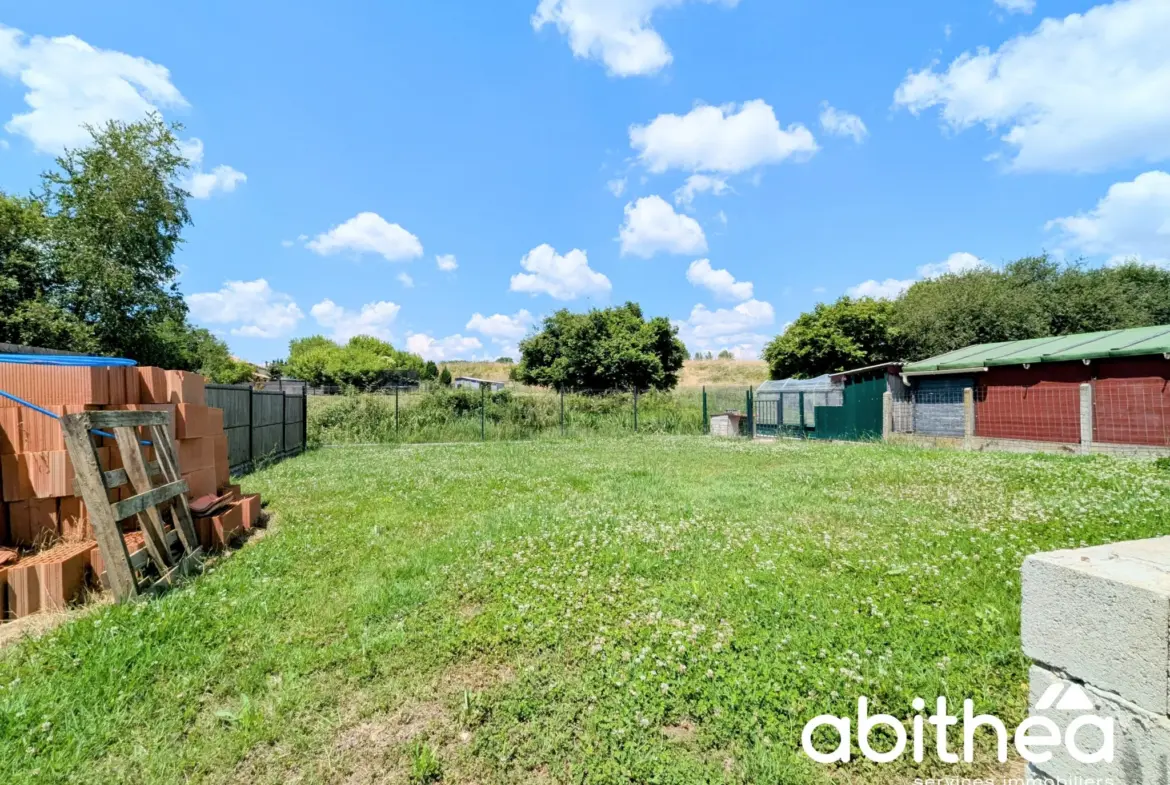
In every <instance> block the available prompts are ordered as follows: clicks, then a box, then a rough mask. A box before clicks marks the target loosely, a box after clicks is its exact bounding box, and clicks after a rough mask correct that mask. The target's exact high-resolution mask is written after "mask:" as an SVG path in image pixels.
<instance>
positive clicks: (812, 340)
mask: <svg viewBox="0 0 1170 785" xmlns="http://www.w3.org/2000/svg"><path fill="white" fill-rule="evenodd" d="M893 312H894V304H893V303H892V302H890V301H889V300H875V299H872V298H869V297H862V298H860V299H853V298H851V297H842V298H841V299H839V300H837V302H835V303H832V304H825V303H820V304H818V305H817V306H816V308H814V309H813V310H812V311H811V312H808V313H802V314H801V315H800V316H799V317H797V319H796V321H794V322H793V323H792V324H791V325H789V327H788V329H787V330H785V331H784V333H783V334H781V335H778V336H777V337H776V338H774V339H773V340H772V341H771V342H770V343H769V344H768V345H767V346H766V347H765V348H764V359H765V360H767V362H768V367H769V370H770V372H771V375H772V378H773V379H788V378H797V379H811V378H813V377H815V376H820V375H821V374H825V373H836V372H837V371H844V370H848V369H849V368H858V367H862V366H865V365H872V364H874V363H879V362H887V361H889V360H893V359H896V358H897V356H898V351H899V346H898V340H897V337H896V334H895V333H894V332H893V331H892V330H891V329H890V319H891V317H892V315H893Z"/></svg>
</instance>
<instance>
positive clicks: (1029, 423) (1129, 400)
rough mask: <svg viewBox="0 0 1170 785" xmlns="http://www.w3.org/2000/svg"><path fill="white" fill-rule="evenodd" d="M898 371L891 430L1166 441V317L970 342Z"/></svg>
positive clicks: (1169, 436)
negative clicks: (1142, 323)
mask: <svg viewBox="0 0 1170 785" xmlns="http://www.w3.org/2000/svg"><path fill="white" fill-rule="evenodd" d="M901 376H902V380H903V381H904V382H905V384H906V388H905V389H904V390H899V391H896V393H895V395H894V396H893V420H894V423H893V425H894V430H895V431H900V432H906V433H917V434H923V435H928V436H945V437H964V436H974V437H976V438H985V439H1008V440H1024V441H1038V442H1057V443H1063V444H1090V443H1104V444H1114V445H1144V446H1155V447H1165V446H1170V325H1162V326H1157V327H1138V328H1132V329H1126V330H1108V331H1103V332H1093V333H1080V334H1076V335H1064V336H1059V337H1049V338H1036V339H1032V340H1023V341H1003V342H998V343H985V344H978V345H975V346H969V347H966V348H964V349H958V350H956V351H953V352H948V353H946V354H942V355H939V356H937V357H931V358H929V359H926V360H920V361H918V362H914V363H909V364H907V365H906V366H905V367H904V368H903V369H902V374H901ZM967 390H970V392H969V393H968V392H967ZM892 392H895V391H892ZM968 398H969V399H970V403H969V404H968V403H967V399H968ZM967 411H970V412H971V416H970V418H969V417H968V415H967ZM968 419H973V422H970V423H969V422H967V420H968Z"/></svg>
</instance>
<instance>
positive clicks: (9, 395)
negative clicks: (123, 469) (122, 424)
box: [0, 390, 150, 447]
mask: <svg viewBox="0 0 1170 785" xmlns="http://www.w3.org/2000/svg"><path fill="white" fill-rule="evenodd" d="M0 396H3V397H5V398H7V399H8V400H10V401H16V402H17V403H18V404H20V405H21V406H27V407H28V408H30V409H32V410H33V411H34V412H40V413H41V414H43V415H45V416H46V417H52V418H53V419H54V420H60V419H61V418H60V417H58V416H57V415H56V414H54V413H53V412H51V411H49V410H48V409H42V408H41V407H39V406H37V405H36V404H35V403H30V402H28V401H26V400H24V399H23V398H17V397H16V396H15V395H13V394H12V393H6V392H4V391H3V390H0ZM90 433H96V434H97V435H98V436H104V437H106V438H107V439H114V438H117V437H115V436H114V434H112V433H106V432H105V431H100V430H98V429H97V428H91V429H90ZM139 442H140V443H141V444H144V445H146V446H147V447H149V446H150V442H148V441H147V440H146V439H139Z"/></svg>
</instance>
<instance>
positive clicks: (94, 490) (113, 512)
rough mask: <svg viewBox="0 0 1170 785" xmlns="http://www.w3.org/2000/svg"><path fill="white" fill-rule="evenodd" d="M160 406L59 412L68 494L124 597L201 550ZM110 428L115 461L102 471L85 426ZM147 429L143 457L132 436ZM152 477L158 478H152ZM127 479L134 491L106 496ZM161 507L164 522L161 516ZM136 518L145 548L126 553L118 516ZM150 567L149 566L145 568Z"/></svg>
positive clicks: (146, 588) (182, 569) (154, 584)
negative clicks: (147, 451) (84, 514)
mask: <svg viewBox="0 0 1170 785" xmlns="http://www.w3.org/2000/svg"><path fill="white" fill-rule="evenodd" d="M170 427H171V415H170V414H169V413H168V412H165V411H164V412H150V411H143V412H136V411H135V412H120V411H118V412H115V411H109V412H82V413H79V414H67V415H64V416H62V417H61V428H62V430H63V431H64V434H65V446H66V448H67V449H68V450H69V458H70V459H71V460H72V462H73V474H74V483H73V487H74V493H75V494H76V495H78V496H81V498H82V499H83V500H84V501H85V506H86V508H87V509H88V511H89V519H90V523H91V524H92V526H93V531H94V536H95V537H96V538H97V542H98V548H100V549H101V554H102V560H103V561H104V562H105V567H106V575H107V577H108V580H109V584H110V588H111V589H112V590H113V592H114V597H115V599H117V601H118V602H125V601H126V600H130V599H133V598H135V597H139V596H142V595H146V594H154V593H157V592H159V591H162V590H163V589H165V588H166V587H167V586H170V585H171V584H172V583H173V582H174V580H175V579H176V578H177V577H178V576H181V575H185V574H188V573H189V572H191V571H192V570H194V569H197V568H198V567H200V566H201V565H202V562H203V551H202V549H201V548H200V546H199V538H198V537H197V536H196V535H195V525H194V521H193V520H192V517H191V508H190V507H188V506H187V496H186V493H187V490H188V488H187V481H186V480H184V479H183V478H182V476H181V475H180V473H179V460H178V457H177V455H176V452H175V445H174V442H173V441H172V440H171V433H170ZM98 429H101V430H105V431H109V432H112V433H113V436H114V439H115V441H116V442H117V449H118V452H119V454H120V455H121V457H122V468H120V469H113V470H110V471H103V470H102V467H101V464H100V463H99V461H98V454H97V450H96V448H95V446H94V441H93V439H92V438H91V437H90V432H91V431H94V430H98ZM140 432H145V433H146V434H147V435H148V438H149V442H150V445H151V446H152V447H153V448H154V454H155V460H153V461H150V462H147V461H146V458H145V457H144V456H143V452H142V446H141V444H140V443H139V434H140ZM155 476H159V477H161V479H162V484H161V485H157V486H156V485H154V484H153V483H152V477H155ZM127 484H128V485H130V487H131V488H133V490H134V493H135V495H134V496H131V497H130V498H128V499H123V500H121V501H117V502H112V503H111V502H110V491H111V490H114V489H116V488H119V487H121V486H123V485H127ZM168 512H169V518H170V526H169V527H168V526H167V524H166V522H165V521H164V513H168ZM131 518H136V519H137V521H138V525H139V527H140V528H141V530H142V534H143V539H144V540H145V545H146V548H145V550H140V551H138V552H137V553H135V554H133V555H131V554H130V552H129V550H127V548H126V543H125V541H124V540H123V539H122V521H125V520H129V519H131ZM152 567H153V569H152ZM138 576H142V577H141V580H140V579H139V577H138Z"/></svg>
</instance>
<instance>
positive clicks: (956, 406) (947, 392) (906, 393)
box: [893, 387, 964, 437]
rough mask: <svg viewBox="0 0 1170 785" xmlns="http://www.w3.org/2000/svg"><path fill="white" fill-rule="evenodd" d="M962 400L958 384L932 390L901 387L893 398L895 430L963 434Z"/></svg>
mask: <svg viewBox="0 0 1170 785" xmlns="http://www.w3.org/2000/svg"><path fill="white" fill-rule="evenodd" d="M963 400H964V392H963V389H962V388H961V387H956V388H947V389H931V390H920V389H911V388H906V387H903V388H901V389H900V390H899V391H898V392H897V393H896V394H895V395H894V398H893V420H894V423H893V427H894V433H917V434H921V435H923V436H944V437H959V436H962V435H963V427H964V419H963V418H964V414H963Z"/></svg>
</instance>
